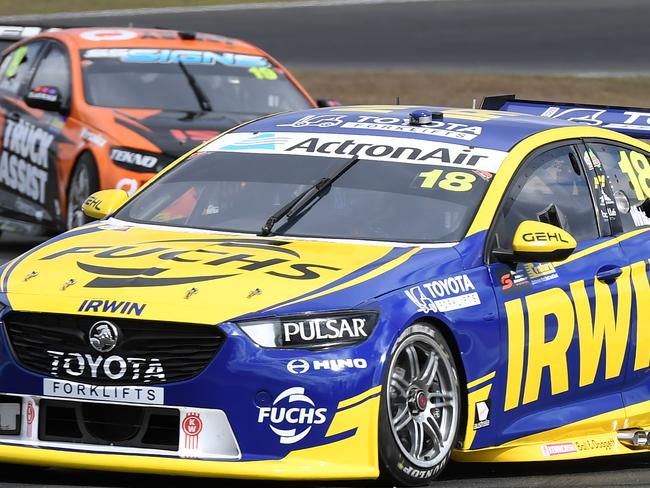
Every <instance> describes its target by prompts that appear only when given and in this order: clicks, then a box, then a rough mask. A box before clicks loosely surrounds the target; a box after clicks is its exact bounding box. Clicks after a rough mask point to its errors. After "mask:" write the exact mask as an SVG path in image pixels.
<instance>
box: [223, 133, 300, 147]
mask: <svg viewBox="0 0 650 488" xmlns="http://www.w3.org/2000/svg"><path fill="white" fill-rule="evenodd" d="M288 140H289V138H288V137H278V136H276V135H275V134H271V133H267V134H258V135H256V136H253V137H249V138H248V139H244V140H242V141H239V142H235V143H234V144H229V145H228V146H224V147H222V148H221V149H222V150H224V151H242V150H247V151H250V150H263V151H274V150H275V148H276V146H277V145H278V144H284V143H285V142H287V141H288Z"/></svg>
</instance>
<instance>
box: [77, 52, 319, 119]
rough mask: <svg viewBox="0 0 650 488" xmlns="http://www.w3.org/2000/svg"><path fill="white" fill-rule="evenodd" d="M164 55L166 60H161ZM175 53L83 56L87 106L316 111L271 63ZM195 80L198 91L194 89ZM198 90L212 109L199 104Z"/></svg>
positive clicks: (227, 55) (235, 111) (252, 112)
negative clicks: (310, 109) (308, 109)
mask: <svg viewBox="0 0 650 488" xmlns="http://www.w3.org/2000/svg"><path fill="white" fill-rule="evenodd" d="M152 52H155V56H154V53H152ZM163 52H166V53H167V58H164V59H163V58H162V57H161V56H163V54H162V53H163ZM174 52H175V51H172V50H163V49H157V50H154V49H141V50H140V49H88V50H86V51H83V52H82V72H83V81H84V92H85V97H86V101H87V102H88V103H89V104H90V105H96V106H101V107H111V108H136V109H137V108H139V109H157V110H168V111H179V112H191V113H198V112H205V107H206V106H208V107H211V108H212V110H213V111H215V112H219V113H232V114H249V115H253V116H254V115H263V114H268V113H273V112H282V111H286V110H304V109H307V108H311V105H310V104H309V102H308V100H307V99H306V98H305V96H304V95H303V94H302V93H301V92H300V91H299V90H298V88H296V86H295V85H294V84H293V83H292V82H291V81H290V80H289V79H287V77H286V76H285V74H284V73H282V72H281V71H280V70H279V69H277V68H276V67H274V66H273V65H271V64H270V62H269V61H268V60H267V59H266V58H263V57H260V56H244V55H235V54H231V53H216V52H215V53H213V52H209V51H181V52H182V53H184V55H183V56H179V55H177V56H176V57H174V56H173V53H174ZM145 54H146V56H145ZM209 54H210V55H209ZM236 56H240V57H239V58H238V57H236ZM179 63H180V64H179ZM224 63H230V64H224ZM184 69H185V70H186V72H184ZM188 73H189V74H190V75H191V76H189V77H188V76H187V74H188ZM192 79H193V80H195V81H196V85H198V86H192V83H191V80H192ZM197 88H198V91H199V93H203V94H205V96H206V98H207V103H205V101H204V102H203V103H202V101H201V100H200V97H199V98H197V95H196V94H197Z"/></svg>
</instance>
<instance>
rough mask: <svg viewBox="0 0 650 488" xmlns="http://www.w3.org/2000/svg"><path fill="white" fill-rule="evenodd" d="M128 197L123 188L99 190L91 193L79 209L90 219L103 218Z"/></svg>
mask: <svg viewBox="0 0 650 488" xmlns="http://www.w3.org/2000/svg"><path fill="white" fill-rule="evenodd" d="M128 199H129V195H128V194H127V193H126V192H125V191H124V190H116V189H112V190H101V191H97V192H95V193H93V194H92V195H90V196H89V197H88V198H86V201H85V202H84V203H83V205H81V210H82V211H83V213H84V214H86V215H87V216H88V217H90V218H91V219H103V218H104V217H106V216H107V215H110V214H112V213H113V212H115V211H116V210H117V209H118V208H120V207H121V206H122V205H123V204H124V202H126V201H127V200H128Z"/></svg>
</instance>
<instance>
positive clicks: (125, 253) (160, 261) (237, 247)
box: [41, 238, 340, 315]
mask: <svg viewBox="0 0 650 488" xmlns="http://www.w3.org/2000/svg"><path fill="white" fill-rule="evenodd" d="M178 243H182V244H184V245H185V246H187V247H185V248H183V249H178V248H175V247H174V244H178ZM289 244H290V243H289V242H286V241H275V240H273V241H272V240H265V239H235V238H228V239H224V238H201V239H195V238H192V239H177V240H168V241H150V242H142V243H137V244H135V245H124V246H116V247H111V246H78V247H71V248H68V249H63V250H61V251H58V252H55V253H54V254H50V255H48V256H45V257H44V258H41V260H44V261H47V260H51V259H58V258H61V257H63V256H67V255H71V254H72V255H81V256H83V258H82V259H84V260H85V259H90V260H92V264H91V263H84V262H81V261H77V266H78V267H79V268H80V269H82V270H83V271H85V272H87V273H89V274H91V275H94V276H93V277H92V279H91V280H90V281H89V282H88V283H86V284H85V285H84V286H85V287H86V288H125V287H133V288H140V287H151V286H171V285H184V284H187V283H197V282H202V281H211V280H218V279H226V278H230V277H233V276H238V275H241V274H243V273H250V272H254V273H264V274H265V275H270V276H273V277H275V278H280V279H287V280H299V281H302V280H314V279H317V278H320V276H321V273H323V272H325V271H340V268H336V267H334V266H327V265H325V264H317V263H306V262H303V261H302V260H301V257H300V254H299V253H298V252H297V251H295V250H293V249H290V248H289V247H288V245H289ZM215 247H216V249H215ZM242 249H244V250H247V251H248V250H250V251H248V252H242ZM145 256H148V258H147V259H150V260H151V261H153V262H154V263H155V265H146V266H142V265H141V266H138V267H125V266H124V265H123V264H122V263H121V261H123V260H127V261H129V260H132V259H133V258H144V257H145ZM99 263H101V264H99ZM172 263H173V266H172ZM182 263H190V265H192V266H197V265H199V264H200V265H202V266H203V270H204V272H203V273H202V274H199V275H191V276H188V275H187V274H186V272H185V269H186V268H185V264H182ZM207 273H209V274H207ZM170 275H171V276H170ZM144 307H145V304H138V303H136V302H120V301H117V302H116V301H113V300H111V301H101V300H89V301H88V302H87V303H86V302H84V303H82V304H81V307H80V309H83V311H93V312H99V311H100V310H101V311H104V310H105V311H107V312H111V313H122V314H126V315H131V314H133V315H140V314H141V313H142V311H143V310H144ZM80 311H81V310H80Z"/></svg>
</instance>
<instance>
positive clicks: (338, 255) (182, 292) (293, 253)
mask: <svg viewBox="0 0 650 488" xmlns="http://www.w3.org/2000/svg"><path fill="white" fill-rule="evenodd" d="M418 251H419V248H408V247H406V248H405V247H399V248H395V247H393V246H390V245H385V246H384V245H361V244H355V243H346V242H323V241H309V240H292V239H277V238H266V239H265V238H256V237H254V236H247V237H242V236H234V235H222V234H215V233H199V232H181V231H178V230H174V229H169V230H167V229H165V228H161V227H155V228H154V227H146V228H145V227H142V226H130V225H128V226H127V225H124V224H122V223H112V224H111V223H96V224H91V225H89V226H85V227H82V228H78V229H75V230H73V231H69V232H67V233H65V234H62V235H61V236H58V237H56V238H54V239H52V240H50V241H49V242H47V243H45V244H44V245H41V246H39V247H37V248H35V249H34V250H32V251H30V252H28V253H26V254H25V255H23V256H20V257H19V258H16V259H15V260H14V261H12V262H10V263H8V265H7V266H5V267H4V269H2V268H0V269H1V270H2V273H1V274H0V297H4V299H6V300H8V302H9V304H10V306H11V307H12V308H13V309H14V310H19V311H32V312H55V313H64V314H76V313H83V314H91V315H97V316H115V317H124V318H140V319H150V320H163V321H173V322H192V323H205V324H216V323H219V322H223V321H226V320H229V319H233V318H235V317H240V316H243V315H250V314H254V313H263V314H267V315H273V313H274V310H275V309H277V308H278V307H280V306H286V305H287V304H290V303H293V302H296V301H299V300H300V301H304V300H308V299H309V297H310V296H322V295H323V294H326V293H327V290H335V289H340V288H341V286H342V285H343V286H344V284H345V283H349V284H350V285H353V284H358V283H363V282H364V281H368V280H372V281H373V282H374V283H375V284H374V285H373V286H372V287H371V288H370V289H363V288H362V289H360V290H359V289H356V291H354V292H350V295H349V296H346V295H344V296H343V302H347V306H348V307H352V306H355V305H357V304H358V303H361V302H363V301H364V300H367V299H369V298H372V296H368V293H370V292H371V294H372V295H374V296H376V295H378V294H381V293H385V292H387V291H390V290H391V289H395V288H398V287H399V286H402V284H400V283H399V281H400V280H399V279H397V280H396V279H387V280H382V279H381V276H382V275H384V274H385V273H388V272H394V271H395V270H396V269H399V267H400V266H401V265H402V264H403V263H404V262H405V261H407V260H408V259H409V258H410V256H412V255H413V254H415V253H417V252H418ZM378 277H379V278H380V279H375V278H378ZM338 295H341V294H340V293H339V294H338ZM340 301H341V299H339V302H340ZM306 303H309V302H306ZM337 305H341V303H337Z"/></svg>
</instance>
